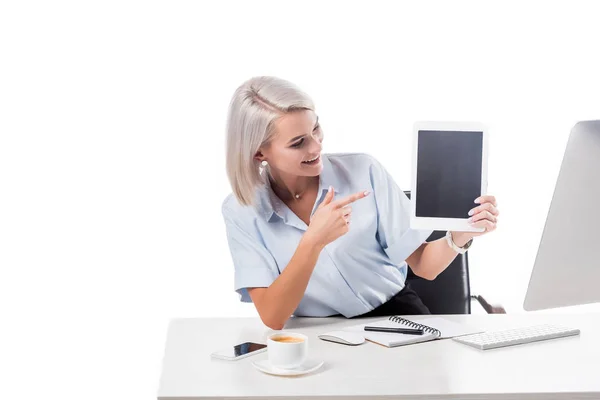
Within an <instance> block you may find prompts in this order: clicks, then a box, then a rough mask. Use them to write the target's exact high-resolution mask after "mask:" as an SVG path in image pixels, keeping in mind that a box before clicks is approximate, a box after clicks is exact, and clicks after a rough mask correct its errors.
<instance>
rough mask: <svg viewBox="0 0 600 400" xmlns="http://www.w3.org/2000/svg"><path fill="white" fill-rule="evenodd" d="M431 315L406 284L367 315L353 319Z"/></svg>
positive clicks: (415, 293)
mask: <svg viewBox="0 0 600 400" xmlns="http://www.w3.org/2000/svg"><path fill="white" fill-rule="evenodd" d="M421 314H431V312H430V311H429V308H427V306H426V305H425V304H423V301H421V298H420V297H419V295H418V294H417V292H415V291H414V290H412V289H411V288H410V286H409V285H408V284H406V286H404V288H403V289H402V290H401V291H399V292H398V293H397V294H396V295H394V297H392V298H391V299H389V300H388V301H387V302H385V303H383V304H382V305H380V306H379V307H377V308H375V309H374V310H371V311H369V312H368V313H365V314H362V315H358V316H356V317H354V318H367V317H387V316H391V315H421Z"/></svg>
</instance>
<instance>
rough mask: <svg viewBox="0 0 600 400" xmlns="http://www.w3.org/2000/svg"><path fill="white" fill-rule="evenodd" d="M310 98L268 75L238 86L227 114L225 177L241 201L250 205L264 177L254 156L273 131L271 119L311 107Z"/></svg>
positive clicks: (271, 136) (290, 85) (265, 144)
mask: <svg viewBox="0 0 600 400" xmlns="http://www.w3.org/2000/svg"><path fill="white" fill-rule="evenodd" d="M314 109H315V107H314V104H313V101H312V99H311V98H310V97H309V96H308V95H307V94H306V93H304V92H303V91H301V90H300V89H299V88H298V87H296V86H295V85H294V84H293V83H291V82H288V81H286V80H283V79H280V78H276V77H272V76H258V77H254V78H251V79H249V80H247V81H246V82H244V83H243V84H242V85H241V86H240V87H238V88H237V89H236V91H235V93H234V94H233V98H232V99H231V103H230V104H229V112H228V115H227V145H226V147H227V149H226V153H227V154H226V159H227V161H226V163H227V167H226V168H227V177H228V179H229V183H230V184H231V188H232V190H233V194H234V196H235V197H236V198H237V200H238V202H239V203H240V204H242V205H253V204H254V195H255V192H256V189H257V187H258V186H259V185H264V184H265V183H266V180H265V178H264V174H261V166H260V162H259V161H258V160H256V159H255V158H254V156H255V155H256V152H257V151H258V150H259V149H260V148H261V147H262V146H268V145H269V142H270V141H271V139H272V138H273V135H274V134H275V132H274V128H275V122H276V121H277V119H278V118H280V117H281V116H283V115H284V114H286V113H289V112H293V111H297V110H312V111H314Z"/></svg>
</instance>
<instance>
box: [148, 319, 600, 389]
mask: <svg viewBox="0 0 600 400" xmlns="http://www.w3.org/2000/svg"><path fill="white" fill-rule="evenodd" d="M443 317H445V318H449V319H452V320H454V321H457V322H464V323H468V324H471V325H474V326H476V327H480V328H482V329H485V330H492V329H507V328H512V327H518V326H527V325H534V324H541V323H554V324H561V325H565V326H569V327H575V328H579V329H581V335H580V336H574V337H568V338H561V339H554V340H549V341H544V342H536V343H529V344H525V345H520V346H512V347H506V348H500V349H493V350H485V351H482V350H478V349H475V348H471V347H469V346H465V345H463V344H461V343H457V342H455V341H453V340H452V339H443V340H436V341H432V342H426V343H420V344H413V345H408V346H401V347H396V348H387V347H383V346H380V345H377V344H374V343H371V342H366V343H364V344H362V345H360V346H355V347H351V346H345V345H341V344H337V343H332V342H325V341H323V340H320V339H318V338H317V335H318V334H319V333H323V332H327V331H330V330H335V329H338V328H341V327H343V326H348V325H354V324H356V323H366V322H370V321H373V320H380V319H381V318H374V319H361V320H347V319H344V318H295V319H292V320H290V321H289V322H288V324H287V325H286V327H285V329H284V330H286V331H290V332H291V331H294V332H301V333H304V334H306V335H308V337H309V348H310V353H309V357H311V358H316V359H321V360H324V361H325V365H324V366H323V367H322V368H321V369H320V370H319V371H317V372H315V373H313V374H310V375H305V376H298V377H279V376H271V375H267V374H263V373H261V372H259V371H258V370H256V369H254V367H253V366H252V364H251V363H252V361H255V360H260V359H265V358H267V354H266V353H262V354H258V355H254V356H251V357H248V358H245V359H242V360H239V361H233V362H231V361H221V360H214V359H211V357H210V354H211V352H213V351H215V350H217V349H220V348H222V347H227V346H228V345H231V344H235V343H240V342H243V341H248V340H250V341H260V342H263V343H266V340H265V339H266V336H267V335H269V334H270V333H272V331H271V330H269V329H268V328H266V327H265V326H264V325H263V324H262V323H261V321H260V320H259V319H255V318H239V319H202V318H200V319H177V320H173V321H172V322H171V324H170V325H169V330H168V337H167V343H166V349H165V354H164V359H163V366H162V376H161V380H160V386H159V391H158V398H159V399H164V400H166V399H176V398H179V399H180V398H182V397H183V398H185V399H186V400H191V399H207V398H215V399H248V398H294V399H311V400H317V399H325V398H333V397H336V398H337V399H341V398H346V397H348V398H352V399H354V400H358V399H367V398H368V399H373V398H378V397H385V398H388V399H389V398H398V399H417V398H418V399H423V398H461V399H504V398H509V399H531V398H535V399H538V398H539V399H563V398H565V399H566V398H569V399H573V398H577V399H583V398H596V399H597V398H600V314H597V313H594V314H570V315H548V314H535V313H529V314H515V315H510V314H503V315H455V316H443ZM409 318H411V319H412V318H414V319H415V320H418V319H419V318H420V317H416V316H415V317H409Z"/></svg>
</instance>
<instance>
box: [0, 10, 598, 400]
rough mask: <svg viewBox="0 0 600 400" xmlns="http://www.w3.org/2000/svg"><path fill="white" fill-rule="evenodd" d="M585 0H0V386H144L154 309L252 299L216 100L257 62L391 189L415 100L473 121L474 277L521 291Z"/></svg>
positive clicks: (517, 297) (515, 296) (589, 55)
mask: <svg viewBox="0 0 600 400" xmlns="http://www.w3.org/2000/svg"><path fill="white" fill-rule="evenodd" d="M373 3H375V4H373ZM597 12H598V10H597V9H596V7H594V8H593V5H592V2H589V3H583V2H575V1H569V2H567V1H565V2H562V3H558V4H557V3H551V2H547V1H544V2H535V3H534V2H524V1H519V2H506V1H504V2H496V3H487V2H485V3H484V2H478V1H477V2H455V1H453V2H435V3H432V2H425V1H420V2H413V3H411V4H406V3H403V4H396V2H388V3H383V2H371V1H369V2H367V1H365V2H362V3H353V2H347V1H344V2H341V1H340V2H334V1H328V2H317V1H302V2H257V1H252V2H245V3H231V2H224V1H219V2H217V1H214V2H187V1H177V2H175V1H164V2H153V1H141V2H122V1H118V2H111V3H110V4H109V2H106V1H103V2H95V3H91V2H72V3H62V2H61V3H58V2H39V3H37V4H32V3H29V2H16V1H15V2H4V3H3V4H2V6H0V57H1V60H0V61H1V62H0V70H1V71H0V72H1V73H0V133H1V142H0V206H1V207H0V268H1V278H0V300H1V301H0V312H1V319H0V323H1V324H2V328H1V329H0V367H1V371H0V398H13V399H15V398H19V399H20V398H23V399H25V398H34V397H35V398H42V397H44V398H46V396H47V397H48V398H61V399H81V398H86V399H107V398H122V399H125V398H126V399H142V398H145V399H148V398H153V397H155V394H156V390H157V385H158V379H159V374H160V363H161V358H162V354H163V345H164V340H165V334H166V328H167V324H168V321H169V319H170V318H174V317H209V316H254V315H256V314H255V311H254V309H253V306H252V305H245V304H240V303H239V302H238V298H237V295H236V294H235V293H234V292H233V290H232V285H233V280H232V279H233V277H232V272H233V269H232V266H231V260H230V255H229V250H228V247H227V242H226V237H225V231H224V226H223V223H222V218H221V214H220V207H221V202H222V201H223V199H224V198H225V196H226V195H227V194H228V193H229V191H230V187H229V184H228V181H227V179H226V175H225V170H224V163H225V157H224V143H225V140H224V139H225V115H226V111H227V106H228V102H229V99H230V97H231V95H232V93H233V91H234V90H235V88H236V87H237V86H238V85H239V84H241V83H242V82H243V81H244V80H245V79H247V78H249V77H251V76H254V75H263V74H264V75H276V76H280V77H282V78H285V79H289V80H291V81H293V82H295V83H296V84H298V85H299V86H300V87H301V88H303V89H304V90H305V91H307V92H308V93H309V94H310V95H311V96H312V97H313V98H314V100H315V102H316V105H317V110H318V113H319V115H320V121H321V123H322V127H323V129H324V133H325V142H324V143H325V151H326V152H345V151H351V152H368V153H370V154H372V155H374V156H375V157H377V158H378V159H379V160H380V161H382V162H383V164H384V165H385V166H386V167H387V168H388V170H389V171H390V172H391V173H392V175H393V176H394V178H395V179H396V181H397V182H398V184H399V185H400V186H401V187H402V188H403V189H404V188H408V187H409V184H410V154H411V153H410V151H411V150H410V145H411V128H412V124H413V122H414V121H417V120H445V119H450V120H476V121H482V122H485V123H487V124H488V125H489V126H490V128H491V151H490V153H491V154H490V164H489V174H490V176H489V182H490V184H489V191H490V193H492V194H495V195H496V196H497V198H498V201H499V207H500V210H501V221H500V224H499V228H498V230H497V231H496V232H494V233H493V234H491V235H488V236H486V237H483V238H480V239H479V240H477V241H476V244H475V245H474V247H473V249H472V250H471V252H470V262H471V273H472V289H473V291H474V292H476V293H481V294H484V295H486V297H488V299H489V300H491V301H495V302H500V303H502V304H503V305H504V306H505V307H506V308H507V310H508V311H509V312H513V313H514V312H523V309H522V301H523V297H524V295H525V290H526V287H527V283H528V279H529V273H530V271H531V268H532V265H533V262H534V258H535V254H536V250H537V244H538V242H539V239H540V235H541V232H542V229H543V225H544V221H545V216H546V212H547V210H548V206H549V203H550V199H551V196H552V192H553V189H554V183H555V179H556V176H557V173H558V169H559V167H560V162H561V158H562V154H563V151H564V146H565V144H566V140H567V137H568V134H569V131H570V129H571V127H572V126H573V124H574V123H575V122H576V121H578V120H583V119H598V118H600V97H599V96H598V93H600V80H599V78H598V71H600V60H599V59H598V56H597V55H598V38H600V26H599V25H598V19H597V15H598V14H597ZM566 267H568V266H566ZM592 308H593V307H592ZM580 309H581V308H580ZM595 309H598V308H597V307H596V308H595Z"/></svg>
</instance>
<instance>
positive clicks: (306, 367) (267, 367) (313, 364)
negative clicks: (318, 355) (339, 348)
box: [252, 359, 325, 376]
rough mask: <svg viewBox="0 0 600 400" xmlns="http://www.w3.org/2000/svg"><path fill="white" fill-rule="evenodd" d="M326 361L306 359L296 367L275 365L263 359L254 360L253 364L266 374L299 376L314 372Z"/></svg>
mask: <svg viewBox="0 0 600 400" xmlns="http://www.w3.org/2000/svg"><path fill="white" fill-rule="evenodd" d="M324 363H325V362H324V361H316V360H306V361H305V362H304V364H302V365H301V366H299V367H297V368H294V369H283V368H277V367H273V366H272V365H271V363H270V362H269V360H268V359H267V360H261V361H253V362H252V365H253V366H254V368H256V369H258V370H259V371H262V372H264V373H265V374H270V375H279V376H297V375H304V374H309V373H311V372H314V371H316V370H318V369H319V368H321V367H322V366H323V364H324Z"/></svg>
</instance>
